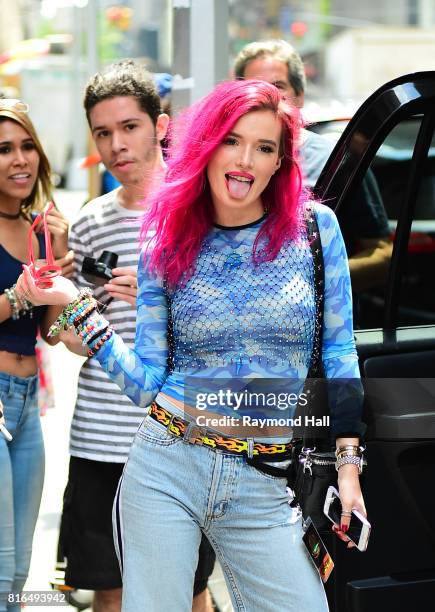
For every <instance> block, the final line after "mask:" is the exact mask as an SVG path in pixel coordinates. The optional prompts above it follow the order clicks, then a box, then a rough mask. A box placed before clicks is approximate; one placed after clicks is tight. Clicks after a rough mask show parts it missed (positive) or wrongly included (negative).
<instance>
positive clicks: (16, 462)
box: [0, 98, 70, 612]
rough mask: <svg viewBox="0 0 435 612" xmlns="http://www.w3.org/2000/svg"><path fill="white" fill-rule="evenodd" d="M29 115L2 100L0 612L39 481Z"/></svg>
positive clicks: (12, 596) (9, 601) (61, 237)
mask: <svg viewBox="0 0 435 612" xmlns="http://www.w3.org/2000/svg"><path fill="white" fill-rule="evenodd" d="M27 112H28V107H27V105H26V104H24V103H23V102H21V101H19V100H11V99H1V98H0V400H1V404H0V410H1V412H2V415H1V417H0V419H1V422H2V424H3V425H4V426H5V427H6V429H7V431H8V432H9V433H10V434H11V436H12V440H10V439H8V437H7V434H4V433H1V432H0V491H1V493H0V611H1V612H4V611H6V610H7V611H8V612H9V611H12V610H14V611H15V610H19V609H20V604H19V603H18V602H17V600H18V596H19V594H20V592H21V591H22V589H23V587H24V584H25V581H26V578H27V574H28V570H29V565H30V558H31V551H32V538H33V532H34V529H35V524H36V519H37V516H38V510H39V504H40V500H41V493H42V485H43V480H44V444H43V438H42V432H41V425H40V420H39V410H38V401H37V392H38V370H37V360H36V356H35V344H36V336H37V333H38V330H40V331H41V335H42V336H45V335H46V332H47V329H48V325H49V323H50V309H47V308H45V307H36V308H34V307H32V305H31V303H30V302H28V301H27V299H26V296H25V295H24V294H22V293H21V294H20V293H19V292H18V291H17V290H16V288H15V283H16V281H17V279H18V277H19V275H20V274H21V272H22V268H23V264H25V263H27V257H28V254H27V238H28V234H29V230H30V227H31V224H32V221H33V219H34V217H35V212H40V211H41V210H42V209H43V207H44V205H45V204H46V203H47V202H48V201H49V200H51V199H52V195H51V181H50V166H49V163H48V160H47V157H46V155H45V153H44V151H43V149H42V145H41V143H40V141H39V139H38V136H37V134H36V132H35V128H34V127H33V124H32V123H31V121H30V119H29V117H28V114H27ZM47 222H48V227H49V229H50V232H51V234H52V236H53V252H54V254H55V255H57V257H61V258H63V259H61V260H59V261H57V263H58V264H60V265H64V266H66V265H67V260H68V257H65V258H64V256H66V254H67V234H68V223H67V221H66V220H65V218H64V217H63V216H62V215H61V213H60V212H58V211H57V210H55V209H53V210H52V211H51V212H50V213H49V214H48V215H47ZM32 244H33V251H34V254H35V258H36V259H38V258H44V257H45V244H44V238H43V234H40V233H38V234H35V233H33V234H32ZM69 271H70V267H69V265H68V266H67V267H64V269H63V273H64V274H68V272H69ZM52 318H53V317H52ZM14 600H15V601H14Z"/></svg>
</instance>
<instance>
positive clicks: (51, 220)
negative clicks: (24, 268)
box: [36, 208, 69, 257]
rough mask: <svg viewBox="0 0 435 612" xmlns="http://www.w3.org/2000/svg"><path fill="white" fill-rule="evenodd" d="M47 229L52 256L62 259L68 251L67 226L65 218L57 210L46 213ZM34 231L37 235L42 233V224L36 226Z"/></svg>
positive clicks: (53, 209)
mask: <svg viewBox="0 0 435 612" xmlns="http://www.w3.org/2000/svg"><path fill="white" fill-rule="evenodd" d="M47 227H48V229H49V230H50V234H51V246H52V248H53V255H54V256H55V257H64V256H65V254H66V253H67V251H68V227H69V225H68V221H67V219H66V217H64V216H63V214H62V213H61V212H60V210H57V208H52V209H51V210H50V212H49V213H48V215H47ZM36 231H37V232H39V233H41V232H43V231H44V224H43V223H42V222H41V223H40V224H39V225H38V227H37V229H36Z"/></svg>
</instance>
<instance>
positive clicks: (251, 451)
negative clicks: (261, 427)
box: [246, 438, 254, 459]
mask: <svg viewBox="0 0 435 612" xmlns="http://www.w3.org/2000/svg"><path fill="white" fill-rule="evenodd" d="M246 442H247V443H248V451H247V452H248V459H252V457H253V456H254V438H246Z"/></svg>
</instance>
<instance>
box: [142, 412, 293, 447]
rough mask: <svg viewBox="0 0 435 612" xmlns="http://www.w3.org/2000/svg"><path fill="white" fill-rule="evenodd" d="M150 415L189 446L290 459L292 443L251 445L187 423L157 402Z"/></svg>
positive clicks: (256, 443) (248, 442)
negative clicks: (195, 445)
mask: <svg viewBox="0 0 435 612" xmlns="http://www.w3.org/2000/svg"><path fill="white" fill-rule="evenodd" d="M148 414H149V416H150V417H151V418H152V419H154V420H155V421H157V422H158V423H161V424H162V425H165V427H166V429H167V430H168V432H170V433H171V434H173V435H174V436H177V437H179V438H183V439H184V440H185V441H186V442H188V443H189V444H200V445H204V446H209V447H210V448H214V449H220V450H223V451H226V452H227V453H235V454H237V455H244V456H246V457H248V456H254V457H256V456H258V455H279V456H280V457H279V458H280V459H281V458H285V457H290V453H291V448H292V445H291V443H290V442H288V443H286V444H263V443H261V442H254V443H253V444H251V443H250V442H251V441H249V440H242V439H240V438H231V437H230V436H224V435H222V434H219V433H216V432H215V431H212V430H209V429H207V428H206V427H200V426H199V425H196V424H195V422H194V421H185V420H184V419H182V418H180V417H178V416H176V415H175V414H172V412H169V410H166V408H163V407H162V406H159V405H158V404H156V403H155V402H153V403H152V404H151V407H150V411H149V413H148Z"/></svg>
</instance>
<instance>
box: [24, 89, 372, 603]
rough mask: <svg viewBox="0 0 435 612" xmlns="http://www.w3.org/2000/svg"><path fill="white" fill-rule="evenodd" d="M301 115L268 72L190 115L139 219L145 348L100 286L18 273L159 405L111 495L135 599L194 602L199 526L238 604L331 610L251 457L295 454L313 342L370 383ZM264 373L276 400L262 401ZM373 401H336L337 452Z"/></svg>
mask: <svg viewBox="0 0 435 612" xmlns="http://www.w3.org/2000/svg"><path fill="white" fill-rule="evenodd" d="M298 126H299V117H298V115H297V111H296V110H295V109H293V108H291V107H290V106H289V105H288V104H287V103H286V102H285V101H283V100H281V96H280V94H279V91H278V90H277V89H276V88H275V87H274V86H272V85H270V84H268V83H265V82H260V81H235V82H228V83H223V84H221V85H219V86H218V87H217V88H216V89H215V90H214V91H213V92H212V93H211V94H210V95H208V96H207V97H205V98H204V99H203V100H201V101H200V102H199V103H197V104H196V105H194V106H193V107H192V108H190V109H189V110H188V111H187V112H186V113H185V114H184V115H183V116H182V117H181V118H180V120H179V122H178V128H176V129H175V132H174V135H173V142H174V143H175V144H174V146H173V149H172V151H171V155H170V158H169V160H168V171H167V176H166V180H165V181H164V183H163V184H162V185H161V187H160V188H159V189H158V191H157V192H156V193H155V194H154V196H153V198H152V200H151V202H150V203H149V205H150V207H149V210H148V213H147V215H146V217H145V221H144V227H143V236H144V237H145V236H147V235H149V230H152V231H153V232H155V233H154V237H153V239H152V241H151V242H148V243H147V244H145V246H144V248H143V252H142V255H141V261H140V265H139V275H138V285H139V289H138V298H137V331H136V344H135V349H134V351H130V350H127V349H126V347H125V346H124V344H123V342H122V340H121V339H120V337H119V336H118V335H117V334H116V333H115V332H114V331H113V330H112V328H111V327H110V325H109V323H108V322H107V321H106V320H105V319H104V318H103V317H102V316H101V315H100V314H99V313H98V309H97V304H96V302H95V300H94V299H93V297H92V296H91V295H90V294H89V293H88V292H87V291H82V292H80V293H79V292H78V290H77V289H76V288H75V287H74V286H73V285H72V283H70V281H67V280H65V279H63V278H61V277H59V278H57V279H55V280H54V282H53V286H52V287H51V288H50V289H39V288H38V287H37V286H36V285H35V283H34V280H33V279H32V277H31V275H30V273H29V270H28V269H26V270H25V271H24V273H23V275H22V277H21V278H20V282H19V290H20V289H22V290H23V291H26V292H27V294H28V295H30V296H31V299H32V301H33V302H34V303H50V304H60V305H62V306H64V307H65V308H64V310H63V313H62V315H61V316H60V318H59V321H58V324H57V326H55V329H54V332H56V330H57V328H59V327H61V326H71V327H73V328H74V329H75V330H76V332H77V334H78V335H79V336H80V337H81V338H82V341H83V343H84V344H85V345H87V347H88V351H89V355H90V356H94V357H95V358H96V359H98V361H99V362H100V363H101V365H102V366H103V367H104V368H105V370H106V371H107V372H108V373H109V375H110V376H111V377H112V379H113V380H114V381H116V382H117V384H118V385H119V386H120V387H121V389H122V390H123V392H124V393H125V394H126V395H128V396H129V397H130V398H131V399H132V400H133V401H134V402H135V403H137V404H138V405H141V406H143V407H144V408H146V410H147V416H146V417H145V419H144V421H143V423H142V425H141V427H140V428H139V430H138V432H137V435H136V437H135V440H134V443H133V446H132V448H131V452H130V456H129V460H128V463H127V465H126V468H125V471H124V474H123V477H122V479H121V481H120V485H119V489H118V495H117V500H116V502H115V507H114V525H115V529H116V533H117V541H116V543H117V545H118V551H119V558H120V562H121V565H122V569H123V583H124V591H123V604H122V609H123V611H124V612H137V611H139V610H143V609H146V610H147V612H161V611H162V610H177V612H178V611H180V612H181V611H182V610H186V611H187V610H190V608H191V602H192V585H193V579H194V573H195V568H196V563H197V557H198V546H199V542H200V539H201V532H203V533H205V534H206V535H207V537H208V539H209V541H210V542H211V544H212V546H213V548H214V549H215V551H216V554H217V556H218V558H219V561H220V563H221V566H222V568H223V571H224V573H225V577H226V581H227V584H228V587H229V590H230V593H231V596H232V601H233V606H234V609H235V610H237V611H249V612H268V611H270V612H272V611H273V612H276V611H277V610H279V611H280V612H284V611H286V610H309V611H310V612H324V611H325V610H327V603H326V598H325V594H324V591H323V587H322V584H321V581H320V578H319V575H318V574H317V572H316V570H315V567H314V565H313V564H312V562H311V561H310V559H309V557H308V554H307V552H306V550H305V548H304V545H303V542H302V521H301V518H300V515H299V514H298V513H297V512H295V511H294V510H293V509H292V508H291V506H290V505H289V501H291V496H289V494H288V492H287V491H286V478H285V477H282V476H281V475H277V476H273V475H270V474H268V473H265V472H264V471H262V470H260V469H257V467H255V466H256V465H257V466H259V462H262V463H263V466H264V465H265V464H269V465H270V464H272V467H273V465H278V466H279V465H281V466H286V465H288V462H289V458H290V453H291V437H292V431H291V427H288V426H287V427H283V426H282V423H283V421H284V422H285V423H286V424H289V423H291V417H293V416H294V413H295V408H296V405H295V403H293V404H292V403H291V401H289V402H288V403H287V404H286V411H283V410H282V408H283V406H282V401H283V397H282V396H283V393H282V391H283V389H285V390H286V391H287V392H288V391H292V392H294V395H295V396H298V395H299V397H300V398H302V396H303V393H301V391H302V390H303V385H304V381H305V379H306V377H307V373H308V371H309V369H310V367H312V366H313V362H314V361H316V359H317V360H318V358H319V351H318V350H317V349H316V350H313V349H315V347H316V339H317V340H318V338H319V337H321V338H322V342H321V359H322V362H323V368H324V372H325V376H326V377H327V378H330V379H332V378H339V377H340V378H343V379H352V380H355V381H357V382H358V379H359V372H358V361H357V355H356V351H355V345H354V340H353V330H352V304H351V289H350V280H349V271H348V265H347V259H346V252H345V247H344V244H343V240H342V237H341V234H340V230H339V227H338V224H337V220H336V218H335V216H334V214H333V213H332V212H331V210H329V209H328V208H326V207H324V206H322V205H320V204H316V205H312V204H308V203H307V202H306V201H305V199H306V196H305V195H304V194H303V192H302V188H301V175H300V171H299V166H298V164H297V160H296V159H295V153H294V150H295V144H296V143H297V140H298ZM315 222H317V225H318V228H319V232H320V243H319V244H321V250H322V252H323V260H324V272H325V274H324V283H323V285H320V286H323V290H320V294H319V292H316V289H315V277H316V270H315V266H314V263H313V253H312V251H313V249H312V246H313V244H314V242H315V240H316V239H317V238H318V236H316V232H314V233H313V234H312V236H310V234H309V231H308V227H309V226H310V224H312V223H315ZM322 303H324V307H323V325H322V326H321V328H322V329H319V325H316V322H317V323H318V321H319V320H320V319H319V316H318V313H319V311H320V308H319V304H322ZM262 381H263V383H265V386H266V389H268V391H269V392H270V393H268V394H267V396H268V401H267V402H265V403H263V404H262V405H260V406H259V405H258V404H257V405H253V404H252V403H251V402H250V391H251V389H253V390H254V391H255V393H254V394H253V395H255V397H256V398H257V399H258V396H259V393H258V390H259V389H261V386H259V384H261V382H262ZM254 383H255V384H254ZM263 386H264V385H263ZM278 390H279V391H280V393H279V394H278V393H275V392H276V391H278ZM273 395H276V396H277V397H278V396H279V401H278V403H273V402H272V403H271V404H270V403H269V396H273ZM287 395H288V396H289V397H290V395H292V394H290V393H287ZM361 403H362V402H361V394H360V395H357V397H356V400H355V401H353V402H349V401H347V402H344V403H341V402H340V401H338V400H337V401H335V402H333V405H331V407H330V423H331V426H330V433H331V436H333V438H334V439H335V440H336V444H337V448H339V449H340V448H342V447H345V446H346V447H347V446H348V447H349V448H354V449H357V448H358V445H359V438H360V436H361V434H362V432H363V426H362V424H361V421H360V416H361ZM242 404H243V406H242ZM300 404H301V406H302V405H303V403H302V402H300ZM242 408H243V410H242ZM283 416H285V417H288V418H285V419H283V418H282V417H283ZM272 417H274V418H272ZM277 417H280V418H277ZM355 454H357V451H356V450H355ZM348 458H349V459H352V461H350V460H349V461H346V460H345V459H346V457H342V458H341V459H340V461H341V463H340V465H339V466H338V467H339V478H338V481H339V489H340V496H341V501H342V505H343V509H344V510H343V516H342V525H341V532H340V534H341V536H342V537H344V536H343V532H345V531H346V527H347V525H348V523H349V514H350V510H351V509H352V508H357V509H359V510H360V511H361V512H363V513H364V514H365V509H364V502H363V498H362V494H361V489H360V485H359V478H358V473H359V467H360V465H359V462H360V457H356V456H352V457H348Z"/></svg>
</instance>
